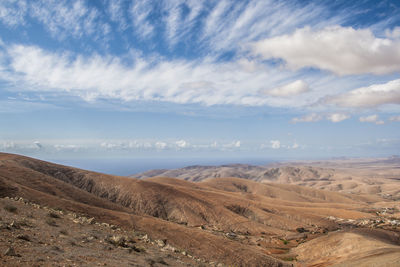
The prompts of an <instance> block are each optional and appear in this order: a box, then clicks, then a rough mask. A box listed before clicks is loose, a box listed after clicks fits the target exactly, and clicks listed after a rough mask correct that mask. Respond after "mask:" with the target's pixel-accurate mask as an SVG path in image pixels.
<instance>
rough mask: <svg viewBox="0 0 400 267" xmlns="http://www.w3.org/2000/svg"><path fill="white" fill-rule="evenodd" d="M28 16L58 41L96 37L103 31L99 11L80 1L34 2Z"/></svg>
mask: <svg viewBox="0 0 400 267" xmlns="http://www.w3.org/2000/svg"><path fill="white" fill-rule="evenodd" d="M29 15H30V16H31V17H33V18H35V19H36V20H38V21H39V22H41V23H42V24H43V25H44V26H45V28H46V29H47V30H48V31H49V32H50V33H51V34H52V35H53V37H55V38H59V39H65V38H67V37H68V36H73V37H75V38H79V37H81V36H83V35H91V36H96V35H99V34H102V33H103V31H104V24H105V22H103V21H102V20H101V18H100V14H99V11H98V10H97V9H96V8H94V7H90V8H89V7H88V6H87V4H86V3H85V2H84V1H80V0H76V1H55V0H48V1H45V0H41V1H34V2H32V3H31V5H30V13H29ZM103 34H104V33H103Z"/></svg>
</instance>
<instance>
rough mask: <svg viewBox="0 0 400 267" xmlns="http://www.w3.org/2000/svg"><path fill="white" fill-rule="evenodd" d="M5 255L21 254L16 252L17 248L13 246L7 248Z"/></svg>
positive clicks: (14, 255) (17, 255)
mask: <svg viewBox="0 0 400 267" xmlns="http://www.w3.org/2000/svg"><path fill="white" fill-rule="evenodd" d="M4 255H5V256H12V257H21V255H19V254H17V253H15V250H14V248H13V247H9V248H7V249H6V251H5V252H4Z"/></svg>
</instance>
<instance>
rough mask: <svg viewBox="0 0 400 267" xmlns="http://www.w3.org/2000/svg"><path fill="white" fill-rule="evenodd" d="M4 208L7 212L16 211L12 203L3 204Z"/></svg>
mask: <svg viewBox="0 0 400 267" xmlns="http://www.w3.org/2000/svg"><path fill="white" fill-rule="evenodd" d="M4 209H5V210H6V211H8V212H12V213H17V207H15V206H13V205H5V206H4Z"/></svg>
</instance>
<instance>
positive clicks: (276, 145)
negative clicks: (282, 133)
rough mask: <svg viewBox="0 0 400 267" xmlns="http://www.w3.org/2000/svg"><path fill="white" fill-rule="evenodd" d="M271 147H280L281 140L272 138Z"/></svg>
mask: <svg viewBox="0 0 400 267" xmlns="http://www.w3.org/2000/svg"><path fill="white" fill-rule="evenodd" d="M270 143H271V148H272V149H279V148H281V142H280V141H279V140H271V141H270Z"/></svg>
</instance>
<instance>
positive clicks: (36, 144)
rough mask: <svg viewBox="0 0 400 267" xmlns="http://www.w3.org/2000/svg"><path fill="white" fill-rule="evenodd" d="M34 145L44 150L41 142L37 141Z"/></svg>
mask: <svg viewBox="0 0 400 267" xmlns="http://www.w3.org/2000/svg"><path fill="white" fill-rule="evenodd" d="M33 143H34V144H35V146H36V147H37V148H39V149H42V148H43V145H42V144H41V143H40V142H39V141H35V142H33Z"/></svg>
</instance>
